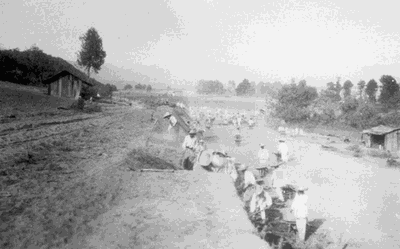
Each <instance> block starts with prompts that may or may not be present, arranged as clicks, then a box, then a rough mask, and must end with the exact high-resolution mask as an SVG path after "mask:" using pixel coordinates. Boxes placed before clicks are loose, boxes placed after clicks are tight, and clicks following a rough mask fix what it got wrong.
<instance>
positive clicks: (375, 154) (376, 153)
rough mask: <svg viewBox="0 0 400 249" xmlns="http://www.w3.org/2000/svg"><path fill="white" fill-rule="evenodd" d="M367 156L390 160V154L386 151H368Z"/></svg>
mask: <svg viewBox="0 0 400 249" xmlns="http://www.w3.org/2000/svg"><path fill="white" fill-rule="evenodd" d="M367 152H368V155H370V156H372V157H377V158H390V157H391V154H390V152H388V151H384V150H378V149H368V151H367Z"/></svg>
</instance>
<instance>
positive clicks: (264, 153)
mask: <svg viewBox="0 0 400 249" xmlns="http://www.w3.org/2000/svg"><path fill="white" fill-rule="evenodd" d="M268 159H269V153H268V150H266V149H265V148H264V149H262V148H260V150H259V151H258V160H259V162H260V164H266V163H267V162H268Z"/></svg>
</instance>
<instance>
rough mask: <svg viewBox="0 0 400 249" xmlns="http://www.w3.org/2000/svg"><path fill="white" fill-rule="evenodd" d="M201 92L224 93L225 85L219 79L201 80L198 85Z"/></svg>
mask: <svg viewBox="0 0 400 249" xmlns="http://www.w3.org/2000/svg"><path fill="white" fill-rule="evenodd" d="M196 89H197V93H199V94H223V93H225V89H224V85H223V84H222V83H221V82H220V81H218V80H199V81H198V82H197V85H196Z"/></svg>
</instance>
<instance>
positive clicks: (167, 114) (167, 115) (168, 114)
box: [164, 112, 172, 118]
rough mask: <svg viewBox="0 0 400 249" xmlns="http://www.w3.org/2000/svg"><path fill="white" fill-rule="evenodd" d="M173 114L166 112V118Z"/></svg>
mask: <svg viewBox="0 0 400 249" xmlns="http://www.w3.org/2000/svg"><path fill="white" fill-rule="evenodd" d="M171 115H172V114H171V113H169V112H166V113H165V114H164V118H168V117H169V116H171Z"/></svg>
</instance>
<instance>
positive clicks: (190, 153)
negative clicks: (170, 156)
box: [164, 108, 308, 241]
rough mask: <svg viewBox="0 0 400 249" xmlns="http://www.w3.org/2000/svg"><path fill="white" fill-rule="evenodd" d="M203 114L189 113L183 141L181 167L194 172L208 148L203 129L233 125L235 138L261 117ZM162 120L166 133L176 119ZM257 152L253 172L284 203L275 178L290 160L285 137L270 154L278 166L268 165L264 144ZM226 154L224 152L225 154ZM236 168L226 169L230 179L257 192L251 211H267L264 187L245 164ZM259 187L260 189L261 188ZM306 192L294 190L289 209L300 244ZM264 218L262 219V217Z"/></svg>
mask: <svg viewBox="0 0 400 249" xmlns="http://www.w3.org/2000/svg"><path fill="white" fill-rule="evenodd" d="M203 109H204V110H203V112H199V111H198V110H197V112H196V111H195V110H193V109H192V110H191V114H192V115H193V116H194V120H193V121H192V122H191V123H188V125H189V126H190V131H189V132H188V133H189V134H188V135H187V136H186V137H185V138H184V141H183V143H182V150H183V151H182V157H181V160H180V162H181V164H182V166H183V168H184V169H186V170H193V169H194V167H201V166H200V165H198V164H196V159H198V156H199V155H200V153H201V152H202V151H205V150H206V149H207V146H206V143H205V141H204V140H203V139H202V138H201V136H200V137H199V136H198V135H199V131H204V128H203V127H204V126H205V127H206V128H210V127H211V126H212V125H213V124H214V122H215V120H216V119H217V118H218V119H222V120H223V123H228V124H233V125H235V126H236V130H237V134H236V135H235V136H238V135H239V136H240V130H241V129H242V124H243V123H247V124H248V126H249V127H252V126H254V125H255V124H256V122H255V121H254V117H255V114H258V115H259V114H260V113H259V112H258V113H254V114H253V115H248V113H239V112H236V113H233V112H228V111H226V110H221V109H217V110H215V111H214V112H211V111H207V110H206V109H205V108H203ZM164 118H166V119H168V120H169V123H170V125H169V128H168V130H169V131H170V130H171V127H173V126H175V125H176V118H174V117H173V115H171V114H170V113H166V114H165V115H164ZM202 120H204V121H205V122H204V123H203V126H202V122H201V121H202ZM278 131H279V132H280V133H281V134H282V132H284V131H286V130H283V129H282V128H281V127H280V128H279V130H278ZM295 133H297V134H298V133H299V131H295ZM259 146H260V148H259V151H258V154H257V156H258V165H256V166H255V169H256V170H257V172H259V175H258V177H259V178H266V177H268V179H269V185H270V187H271V188H272V189H273V190H274V192H275V193H276V195H277V199H278V200H279V201H280V202H282V203H283V202H284V196H283V192H282V187H283V182H282V180H281V179H279V177H277V176H276V167H278V166H279V165H280V164H284V163H286V162H288V160H289V148H288V145H287V144H286V141H285V138H284V137H282V138H280V139H279V140H278V143H277V146H276V148H277V149H276V151H275V152H273V154H275V156H276V159H277V162H278V165H273V166H271V163H270V162H271V160H270V152H269V151H268V150H267V149H266V147H265V144H262V143H261V144H260V145H259ZM225 154H226V153H225ZM240 165H241V166H239V168H236V169H235V170H233V171H232V167H231V166H232V165H230V166H229V167H230V169H229V170H225V172H226V173H227V172H229V174H230V175H231V176H232V178H234V179H236V178H237V177H238V175H240V174H242V175H243V177H244V179H245V181H244V186H243V188H245V189H246V188H248V187H249V186H254V187H255V189H256V192H255V193H254V194H253V196H252V199H251V202H250V204H251V208H250V209H251V210H252V211H254V210H256V209H257V207H258V210H261V211H262V210H263V209H265V208H268V207H270V206H271V204H272V202H271V200H272V199H271V197H270V196H269V195H268V193H267V192H265V191H263V190H262V189H263V187H262V186H259V185H257V184H256V180H255V177H254V175H253V173H251V171H249V170H248V169H249V167H248V165H247V166H246V167H245V165H244V164H240ZM260 187H261V189H260ZM306 190H307V189H306V188H305V187H299V188H298V189H297V193H296V195H295V197H294V199H293V201H292V204H291V206H290V208H291V210H292V213H293V215H294V217H295V219H296V227H297V231H298V233H297V234H298V236H299V239H300V240H301V241H304V240H305V231H306V224H307V215H308V209H307V205H306V203H307V195H306V194H305V191H306ZM261 211H259V212H260V213H261V215H262V217H263V215H264V216H265V212H261ZM263 218H265V217H263Z"/></svg>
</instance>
